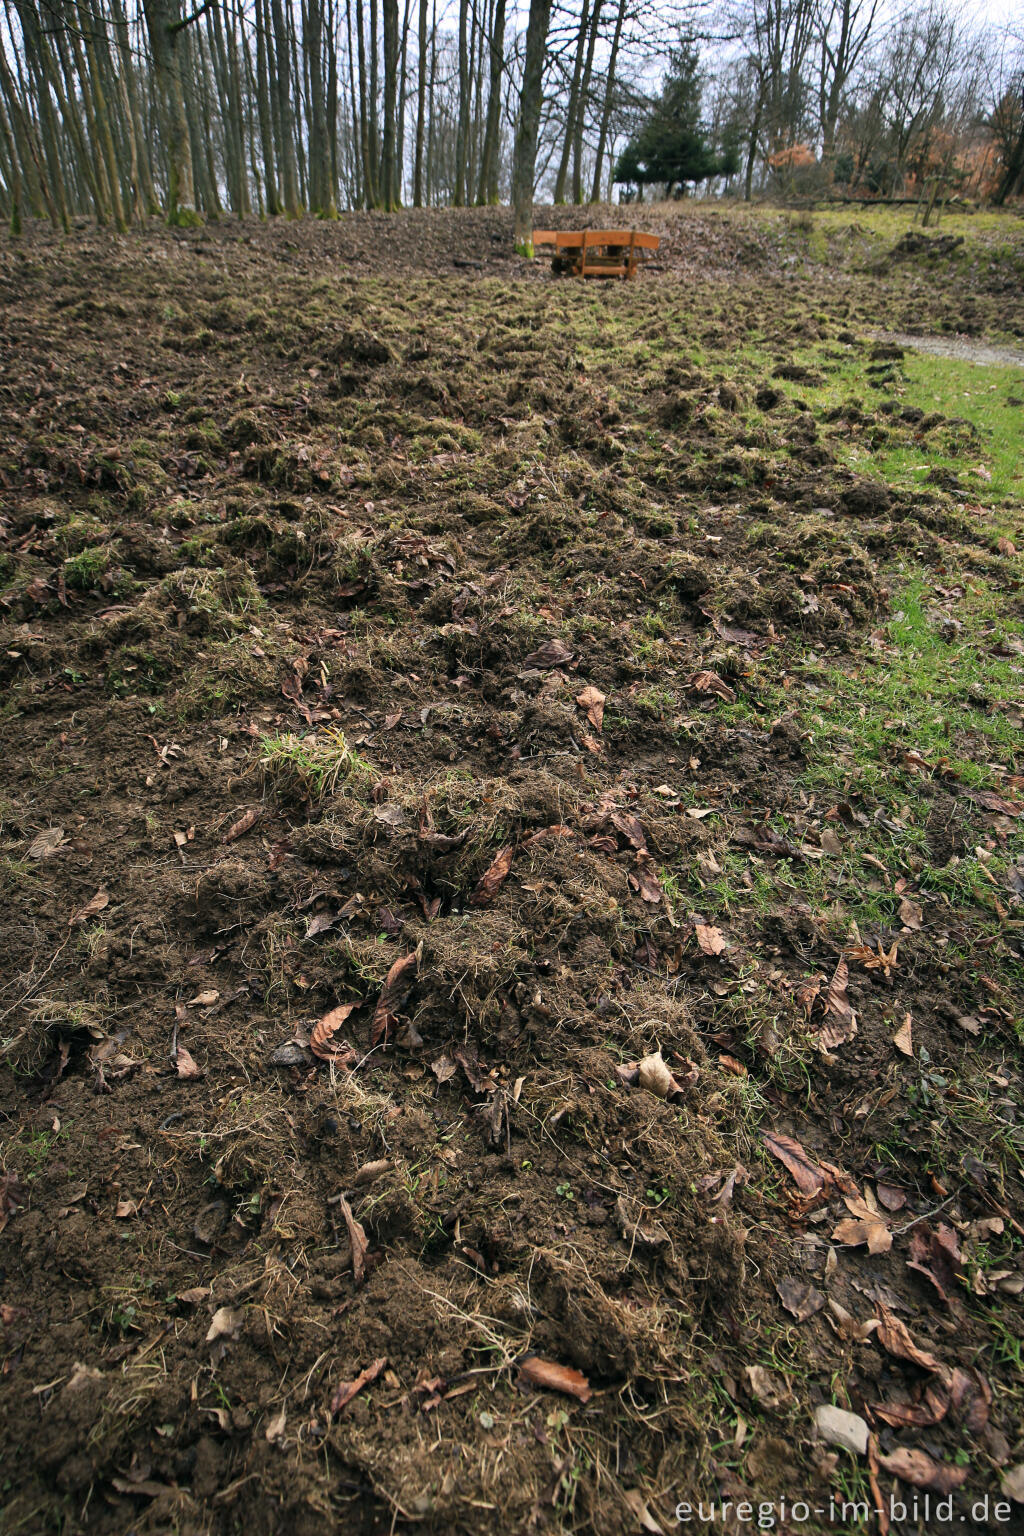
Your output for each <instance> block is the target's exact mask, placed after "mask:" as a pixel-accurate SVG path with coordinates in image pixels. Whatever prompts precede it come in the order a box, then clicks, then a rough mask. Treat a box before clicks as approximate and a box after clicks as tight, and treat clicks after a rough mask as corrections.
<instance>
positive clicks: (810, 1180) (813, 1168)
mask: <svg viewBox="0 0 1024 1536" xmlns="http://www.w3.org/2000/svg"><path fill="white" fill-rule="evenodd" d="M764 1144H765V1146H766V1147H767V1148H768V1151H769V1152H770V1153H771V1155H772V1156H773V1157H777V1158H778V1160H779V1162H780V1163H782V1164H783V1166H784V1167H785V1168H787V1169H788V1171H789V1172H790V1173H791V1174H792V1176H793V1181H794V1183H795V1184H796V1186H797V1188H798V1189H799V1190H800V1192H801V1194H804V1195H817V1194H820V1193H821V1191H822V1190H823V1189H824V1187H825V1175H824V1174H823V1173H822V1171H821V1169H820V1168H819V1167H818V1165H817V1164H816V1163H813V1162H812V1161H811V1159H810V1158H809V1157H808V1156H807V1153H806V1152H805V1151H804V1149H803V1147H802V1146H801V1145H800V1143H799V1142H798V1141H794V1139H793V1137H792V1136H780V1135H777V1134H776V1133H775V1132H774V1131H769V1132H767V1133H766V1135H765V1138H764Z"/></svg>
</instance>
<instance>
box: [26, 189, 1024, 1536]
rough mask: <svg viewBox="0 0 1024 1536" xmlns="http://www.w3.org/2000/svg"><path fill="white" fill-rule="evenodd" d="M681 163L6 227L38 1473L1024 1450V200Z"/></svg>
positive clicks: (113, 1484)
mask: <svg viewBox="0 0 1024 1536" xmlns="http://www.w3.org/2000/svg"><path fill="white" fill-rule="evenodd" d="M621 216H622V215H621V211H620V212H619V213H618V214H617V215H616V217H617V218H621ZM631 216H632V217H635V218H636V219H637V220H638V222H642V223H644V224H646V225H647V226H648V227H651V228H654V229H657V230H659V231H660V232H661V233H662V234H663V235H664V236H665V237H666V243H665V246H664V247H663V250H662V252H661V253H659V257H658V259H657V261H656V262H655V263H654V264H653V265H654V269H653V270H651V271H648V272H644V273H643V274H641V276H640V277H639V279H638V280H637V281H636V282H635V283H632V284H629V285H621V284H607V285H586V286H585V285H583V284H580V283H578V282H576V281H573V280H566V279H556V278H554V277H553V276H552V274H551V272H550V271H549V269H548V267H547V265H546V264H545V263H543V262H539V261H538V262H535V263H533V264H529V263H524V262H521V261H517V260H515V259H514V258H512V257H511V256H510V255H509V254H508V251H509V246H510V235H511V226H510V219H509V216H508V214H507V213H506V212H504V211H466V212H460V213H454V212H453V213H432V214H420V215H416V214H402V215H396V216H392V217H384V216H379V217H370V216H353V217H350V218H346V219H344V220H342V221H341V222H340V223H339V224H338V225H337V226H333V225H327V224H316V225H314V224H310V223H307V224H303V225H284V224H280V225H276V226H275V227H273V228H270V227H260V226H257V225H255V224H253V225H244V226H229V225H227V224H224V225H222V226H220V227H216V228H207V229H202V230H198V231H189V232H182V233H177V232H176V233H170V232H168V231H166V230H164V229H154V230H152V231H150V232H146V233H143V234H133V235H130V236H126V237H123V238H118V237H114V236H111V235H106V234H97V233H95V232H90V231H85V230H81V231H77V232H76V233H75V234H74V235H73V236H72V237H71V238H68V239H65V240H59V239H56V238H54V237H52V236H50V235H49V234H45V233H41V232H33V233H32V234H31V235H30V236H28V237H27V238H25V239H24V240H23V241H22V242H19V243H17V244H12V243H4V244H2V245H0V306H2V308H0V630H2V644H0V665H2V669H3V678H4V691H3V697H2V705H0V754H2V760H3V775H2V782H0V793H2V799H0V890H2V901H0V943H2V945H3V951H4V961H5V963H4V965H3V968H2V975H0V1048H2V1062H0V1066H2V1072H0V1116H2V1119H0V1131H2V1161H0V1228H2V1232H0V1324H2V1340H3V1343H2V1352H0V1355H2V1376H0V1403H2V1409H3V1411H2V1425H3V1427H2V1429H0V1447H2V1451H0V1483H2V1488H0V1500H2V1502H3V1504H4V1507H5V1513H4V1515H3V1516H0V1526H2V1529H3V1531H4V1533H5V1536H13V1533H15V1532H19V1533H36V1532H39V1533H43V1532H63V1533H70V1532H89V1533H92V1532H96V1533H104V1536H106V1533H111V1536H112V1533H123V1532H128V1531H132V1532H137V1533H140V1536H141V1533H157V1532H159V1533H168V1532H179V1533H183V1536H184V1533H189V1536H200V1533H234V1532H242V1531H244V1532H246V1533H247V1536H262V1533H268V1536H269V1533H271V1532H280V1531H288V1532H290V1533H296V1536H321V1533H323V1536H326V1533H328V1532H335V1531H338V1530H344V1531H346V1532H351V1533H371V1532H380V1533H385V1532H390V1531H393V1530H406V1529H409V1530H413V1529H415V1530H420V1531H437V1532H449V1531H451V1532H467V1533H469V1532H474V1533H478V1532H501V1533H506V1532H512V1531H522V1530H527V1529H531V1530H533V1529H535V1530H537V1531H551V1532H571V1531H580V1532H583V1531H586V1532H594V1533H599V1536H614V1533H620V1532H623V1533H624V1532H640V1531H648V1532H656V1531H659V1530H660V1531H662V1532H665V1533H667V1532H669V1531H671V1530H673V1529H675V1519H676V1516H675V1513H674V1512H675V1509H676V1506H677V1505H678V1504H680V1503H685V1502H689V1503H692V1504H696V1502H697V1500H698V1499H700V1500H703V1501H704V1506H705V1510H706V1508H707V1503H708V1501H710V1500H715V1501H721V1500H725V1501H726V1502H727V1503H731V1504H732V1506H733V1508H732V1509H731V1510H730V1511H729V1512H728V1513H726V1514H725V1515H724V1516H723V1515H722V1512H721V1509H720V1508H719V1509H718V1511H717V1514H716V1522H715V1527H714V1528H720V1529H722V1530H730V1529H734V1530H742V1529H750V1528H751V1521H750V1517H749V1515H748V1517H747V1518H746V1519H745V1518H744V1516H743V1514H742V1513H740V1514H737V1512H736V1506H737V1505H739V1506H740V1508H741V1509H742V1504H743V1501H744V1500H750V1501H752V1502H753V1506H754V1511H755V1514H756V1512H757V1507H758V1504H759V1503H760V1504H762V1505H764V1506H766V1507H767V1506H771V1508H772V1510H773V1511H774V1513H771V1512H769V1515H763V1514H762V1516H761V1517H760V1518H761V1521H762V1528H765V1526H764V1522H765V1520H767V1519H768V1518H773V1519H775V1520H776V1521H777V1526H776V1528H777V1529H779V1530H802V1531H822V1532H824V1531H827V1530H834V1529H837V1528H839V1529H848V1528H854V1527H855V1525H856V1524H857V1520H858V1518H859V1517H858V1515H857V1513H856V1512H855V1511H853V1510H852V1509H847V1510H846V1511H844V1510H843V1505H844V1504H846V1505H852V1504H854V1503H859V1501H864V1502H865V1503H866V1504H867V1505H868V1506H870V1508H871V1510H872V1511H874V1510H875V1509H876V1508H880V1509H882V1511H883V1514H882V1515H880V1516H879V1515H877V1514H874V1513H873V1514H872V1515H871V1517H870V1522H871V1528H872V1529H877V1530H883V1531H884V1530H885V1528H886V1521H887V1517H886V1515H885V1513H884V1512H885V1511H886V1510H888V1508H889V1500H890V1498H891V1497H892V1498H895V1499H896V1500H897V1501H899V1502H898V1503H897V1505H896V1506H895V1516H894V1519H893V1521H892V1528H893V1530H896V1531H899V1530H915V1531H916V1530H919V1529H924V1528H927V1529H929V1530H931V1529H936V1528H938V1527H937V1526H936V1524H935V1523H934V1519H933V1517H931V1516H930V1517H929V1518H930V1519H932V1521H933V1523H931V1524H926V1523H924V1524H923V1523H922V1521H921V1520H920V1519H916V1520H915V1519H914V1517H913V1501H914V1499H915V1498H916V1499H917V1500H918V1501H919V1506H920V1508H922V1509H923V1507H924V1498H925V1495H926V1493H930V1496H931V1499H932V1507H933V1510H934V1507H935V1503H936V1500H937V1499H938V1498H940V1497H942V1496H948V1497H949V1498H951V1499H952V1509H953V1516H952V1518H953V1519H955V1520H956V1521H957V1522H958V1523H959V1520H960V1517H961V1516H964V1517H965V1518H966V1520H967V1522H968V1523H970V1522H973V1524H974V1525H975V1526H977V1527H978V1528H981V1529H989V1528H990V1529H993V1530H1010V1529H1013V1528H1014V1526H1013V1521H1014V1520H1019V1519H1020V1501H1021V1500H1022V1499H1024V1465H1022V1464H1024V1439H1022V1429H1021V1426H1022V1423H1024V1413H1022V1402H1021V1395H1022V1385H1021V1383H1022V1374H1021V1366H1022V1344H1021V1315H1022V1313H1021V1308H1022V1302H1021V1293H1022V1290H1024V1244H1022V1238H1024V1225H1022V1223H1024V1204H1022V1195H1024V1179H1022V1155H1024V1147H1022V1139H1021V1125H1022V1116H1024V1094H1022V1076H1021V1040H1022V1010H1021V994H1022V988H1021V974H1022V973H1021V970H1020V963H1021V959H1022V948H1024V841H1022V838H1021V833H1020V828H1021V818H1022V816H1024V763H1022V761H1021V740H1022V738H1021V729H1022V725H1024V721H1022V710H1024V702H1022V700H1024V690H1022V679H1024V602H1022V591H1021V570H1020V561H1019V557H1018V556H1017V554H1016V550H1015V546H1018V545H1020V544H1021V541H1022V535H1024V530H1022V523H1024V517H1022V506H1024V498H1022V490H1024V482H1022V478H1021V476H1022V469H1021V458H1020V453H1019V448H1020V442H1021V438H1022V435H1024V376H1022V375H1021V372H1020V370H1019V368H1017V367H1015V366H1013V365H1012V364H1010V363H1008V364H1006V365H1002V366H995V365H984V366H981V365H978V364H976V363H974V362H973V361H971V360H970V359H969V358H960V357H956V358H952V359H949V358H943V357H936V356H930V355H925V354H920V353H917V352H912V351H909V350H907V349H904V348H902V347H900V346H899V345H896V344H892V343H889V342H885V341H879V340H878V339H877V333H878V332H879V331H880V330H888V331H894V332H905V333H906V332H912V333H914V334H915V335H917V336H929V335H930V336H940V337H942V336H945V337H956V336H966V337H969V338H973V339H974V340H975V341H980V342H984V343H989V344H993V345H998V346H1008V347H1011V348H1012V347H1014V346H1019V338H1020V337H1021V336H1022V335H1024V308H1022V303H1021V292H1022V280H1024V222H1021V221H1020V220H1019V219H1014V218H1012V217H1009V216H1007V217H1005V218H1002V219H996V218H992V217H988V216H977V218H976V219H975V220H973V221H972V220H971V219H969V218H967V217H962V218H959V219H957V220H956V221H944V222H943V224H942V225H941V226H940V229H939V231H938V234H937V236H933V235H932V234H931V233H930V232H929V233H928V234H926V237H925V238H926V241H927V240H931V239H934V238H937V239H938V240H939V242H940V243H939V244H937V245H932V244H928V243H925V244H922V243H921V239H920V232H919V231H916V232H915V231H913V229H912V227H911V225H910V223H909V221H908V220H907V219H906V218H905V217H901V218H897V217H896V216H895V215H893V214H882V213H879V214H877V215H875V214H871V215H868V214H864V213H862V212H861V211H860V210H857V211H856V213H855V214H854V215H851V214H849V213H828V214H823V215H819V216H806V215H801V216H798V217H793V216H788V215H785V214H781V213H778V214H776V213H769V212H763V211H762V212H756V211H755V212H753V213H751V212H747V211H743V210H736V211H733V212H731V213H730V212H728V211H722V210H710V211H709V210H707V209H705V208H701V207H700V206H695V207H693V208H687V207H686V206H685V205H684V206H682V207H680V206H675V207H673V208H668V209H666V208H643V209H637V210H632V211H631ZM553 217H554V218H560V219H562V220H563V221H564V222H566V223H570V222H575V221H577V220H578V218H579V215H578V213H576V212H575V211H574V210H571V209H562V210H558V211H557V212H556V213H554V214H552V213H551V211H550V210H545V211H544V213H543V215H542V218H543V221H544V222H545V223H547V222H550V220H551V219H552V218H553ZM602 217H603V218H605V219H606V218H607V217H608V213H607V211H605V213H604V214H603V215H598V218H597V222H601V219H602ZM908 232H909V234H910V238H909V239H907V238H906V237H907V235H908ZM961 237H962V239H961ZM958 242H959V243H958ZM454 257H457V258H458V259H459V260H461V261H464V262H473V263H477V265H474V266H469V267H456V266H454V265H453V258H454ZM826 1405H837V1406H838V1407H839V1408H842V1409H845V1410H848V1411H849V1412H851V1413H852V1414H854V1415H855V1416H856V1418H855V1419H854V1420H852V1421H850V1422H849V1423H847V1425H846V1428H847V1431H848V1432H849V1433H851V1434H852V1436H853V1439H854V1441H855V1442H856V1443H857V1448H856V1449H854V1450H849V1449H844V1448H843V1447H842V1446H841V1445H837V1444H836V1443H834V1441H833V1440H830V1439H829V1438H828V1436H829V1435H834V1433H835V1431H834V1429H830V1430H828V1431H827V1433H826V1435H825V1436H824V1437H823V1436H822V1435H821V1434H819V1433H818V1431H817V1430H816V1422H815V1415H816V1412H817V1411H818V1410H820V1409H821V1408H822V1407H823V1406H826ZM826 1417H827V1416H826ZM819 1418H820V1414H819ZM865 1429H866V1430H867V1431H869V1436H868V1438H867V1440H866V1443H865V1442H864V1441H863V1440H862V1439H861V1440H859V1441H858V1437H862V1436H863V1435H864V1433H865ZM782 1500H785V1504H786V1513H785V1514H783V1513H782V1511H781V1510H780V1509H779V1504H780V1502H781V1501H782ZM800 1500H804V1501H806V1505H805V1506H804V1507H802V1508H800V1507H798V1509H797V1511H796V1513H795V1514H794V1513H793V1512H792V1509H791V1506H792V1505H793V1503H794V1501H800ZM986 1500H987V1504H986V1503H985V1501H986ZM900 1503H902V1504H903V1505H905V1506H906V1513H907V1518H906V1520H905V1521H904V1522H902V1523H901V1522H900V1519H899V1514H900V1508H899V1504H900ZM815 1511H817V1513H815ZM1002 1512H1005V1513H1002ZM705 1528H708V1526H707V1525H705ZM1018 1528H1019V1527H1018Z"/></svg>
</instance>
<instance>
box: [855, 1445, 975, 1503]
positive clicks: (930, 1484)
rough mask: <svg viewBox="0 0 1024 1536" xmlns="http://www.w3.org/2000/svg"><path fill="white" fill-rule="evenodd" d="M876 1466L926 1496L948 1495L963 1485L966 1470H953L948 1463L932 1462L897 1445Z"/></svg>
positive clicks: (927, 1456) (921, 1453)
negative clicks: (924, 1493) (932, 1494)
mask: <svg viewBox="0 0 1024 1536" xmlns="http://www.w3.org/2000/svg"><path fill="white" fill-rule="evenodd" d="M878 1465H879V1466H880V1467H884V1468H885V1470H886V1471H887V1472H891V1473H892V1474H893V1476H894V1477H898V1478H900V1479H901V1480H902V1481H903V1482H905V1483H911V1484H913V1486H914V1487H915V1488H925V1489H927V1490H928V1492H929V1493H952V1491H953V1489H954V1488H959V1487H960V1486H961V1485H962V1484H963V1483H965V1482H966V1481H967V1474H968V1472H969V1471H970V1468H969V1467H953V1466H950V1465H949V1463H948V1462H941V1461H933V1460H932V1458H931V1457H930V1456H929V1455H928V1454H927V1453H926V1452H925V1451H917V1450H912V1449H911V1448H910V1447H909V1446H905V1445H898V1446H897V1447H896V1449H895V1450H894V1451H891V1452H890V1453H889V1455H888V1456H879V1458H878Z"/></svg>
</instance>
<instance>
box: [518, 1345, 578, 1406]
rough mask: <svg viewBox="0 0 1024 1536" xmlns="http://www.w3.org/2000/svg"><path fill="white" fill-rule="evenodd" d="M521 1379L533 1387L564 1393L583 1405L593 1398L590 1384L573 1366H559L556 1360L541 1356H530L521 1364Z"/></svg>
mask: <svg viewBox="0 0 1024 1536" xmlns="http://www.w3.org/2000/svg"><path fill="white" fill-rule="evenodd" d="M519 1377H520V1380H521V1381H526V1382H529V1384H530V1385H531V1386H533V1387H545V1388H547V1390H548V1391H549V1392H564V1393H566V1394H567V1396H569V1397H578V1398H579V1400H580V1402H581V1403H586V1402H589V1401H590V1399H591V1397H593V1395H594V1394H593V1392H592V1391H591V1388H590V1383H589V1381H588V1380H587V1378H586V1377H585V1376H584V1375H583V1374H582V1372H580V1371H574V1370H573V1368H572V1367H571V1366H568V1365H558V1364H556V1362H555V1361H554V1360H542V1359H541V1358H540V1356H539V1355H528V1356H527V1357H526V1359H525V1360H523V1361H522V1362H521V1363H520V1366H519Z"/></svg>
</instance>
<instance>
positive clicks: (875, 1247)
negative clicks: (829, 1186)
mask: <svg viewBox="0 0 1024 1536" xmlns="http://www.w3.org/2000/svg"><path fill="white" fill-rule="evenodd" d="M847 1204H849V1201H847ZM832 1241H833V1242H835V1243H843V1244H844V1245H845V1246H846V1247H847V1248H860V1247H861V1246H865V1245H866V1247H867V1250H868V1252H869V1253H871V1254H877V1253H888V1252H889V1249H890V1248H891V1247H892V1233H891V1232H890V1231H889V1228H888V1227H887V1226H886V1225H885V1222H884V1221H882V1219H881V1218H880V1217H877V1216H876V1217H872V1216H871V1214H870V1213H869V1214H868V1215H866V1216H846V1217H844V1218H843V1220H842V1221H840V1222H839V1223H838V1224H837V1225H836V1227H835V1229H834V1231H833V1233H832Z"/></svg>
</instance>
